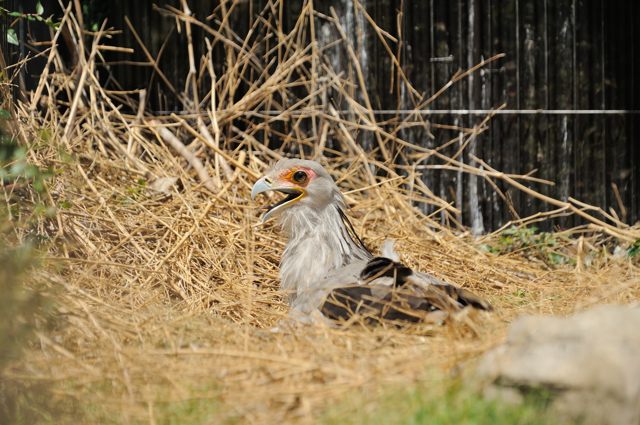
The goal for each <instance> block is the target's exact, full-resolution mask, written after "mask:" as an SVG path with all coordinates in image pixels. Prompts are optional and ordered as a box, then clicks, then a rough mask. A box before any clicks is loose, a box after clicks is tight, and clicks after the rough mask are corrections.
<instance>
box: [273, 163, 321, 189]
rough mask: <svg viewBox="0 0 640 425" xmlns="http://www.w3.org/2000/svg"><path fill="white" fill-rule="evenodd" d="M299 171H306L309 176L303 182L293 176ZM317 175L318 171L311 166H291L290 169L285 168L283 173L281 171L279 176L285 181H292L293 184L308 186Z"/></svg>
mask: <svg viewBox="0 0 640 425" xmlns="http://www.w3.org/2000/svg"><path fill="white" fill-rule="evenodd" d="M298 171H304V172H305V173H306V175H307V178H306V180H305V181H303V182H296V181H295V180H294V178H293V176H294V174H295V173H296V172H298ZM315 177H316V173H315V172H314V171H313V170H312V169H310V168H306V167H295V168H290V169H288V170H284V171H283V172H282V173H280V175H279V176H278V178H279V179H280V180H281V181H285V182H287V183H291V184H292V185H294V186H296V187H306V186H307V185H308V184H309V182H311V180H313V179H314V178H315Z"/></svg>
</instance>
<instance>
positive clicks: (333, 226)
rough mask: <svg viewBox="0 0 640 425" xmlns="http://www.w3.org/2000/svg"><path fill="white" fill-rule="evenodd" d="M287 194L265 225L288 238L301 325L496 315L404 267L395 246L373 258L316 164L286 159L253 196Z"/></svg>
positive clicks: (285, 268)
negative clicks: (273, 222) (274, 223)
mask: <svg viewBox="0 0 640 425" xmlns="http://www.w3.org/2000/svg"><path fill="white" fill-rule="evenodd" d="M269 191H275V192H281V193H283V194H284V195H285V197H284V198H283V199H282V200H280V201H279V202H277V203H275V204H273V205H270V206H268V207H266V212H265V213H264V214H263V216H262V222H265V221H267V220H268V219H270V218H272V217H277V218H278V219H279V223H280V225H281V227H282V229H283V230H284V232H285V233H286V235H287V237H288V242H287V245H286V247H285V250H284V253H283V255H282V260H281V262H280V287H281V289H282V290H283V291H285V292H286V293H287V295H288V300H289V304H290V307H291V312H290V313H291V316H292V317H293V318H294V319H296V320H299V321H303V322H315V321H324V322H330V323H335V322H336V321H337V322H343V321H349V320H351V319H353V318H364V320H365V321H366V322H367V323H372V322H373V323H375V322H383V321H384V322H386V321H391V322H395V323H401V322H420V321H428V322H432V321H441V320H442V319H444V318H445V317H447V315H449V314H451V313H454V312H457V311H460V310H461V309H463V308H465V307H471V308H475V309H480V310H491V306H490V305H489V304H488V303H487V302H486V301H484V300H482V299H481V298H479V297H477V296H476V295H474V294H473V293H471V292H469V291H467V290H465V289H463V288H459V287H456V286H453V285H450V284H448V283H445V282H443V281H441V280H438V279H437V278H435V277H433V276H430V275H428V274H425V273H420V272H415V271H413V270H411V269H410V268H409V267H407V266H405V265H404V264H402V263H400V262H399V257H398V255H397V254H396V253H395V251H394V249H393V242H390V241H387V242H385V244H384V245H383V248H382V256H374V255H373V254H372V253H371V252H370V251H369V250H368V249H367V247H366V246H365V245H364V243H363V242H362V240H361V239H360V238H359V237H358V235H357V234H356V232H355V230H354V228H353V225H352V224H351V222H350V221H349V219H348V218H347V215H346V214H345V208H346V206H345V201H344V198H343V196H342V194H341V193H340V190H339V189H338V186H337V185H336V184H335V182H334V181H333V179H332V178H331V176H330V175H329V173H328V172H327V171H326V170H325V169H324V168H323V167H322V166H321V165H320V164H319V163H317V162H315V161H309V160H302V159H282V160H280V161H278V162H277V163H276V165H275V166H274V167H273V168H272V169H271V170H270V171H269V172H268V173H267V174H266V175H265V176H264V177H262V178H261V179H259V180H258V181H257V182H256V183H255V185H254V186H253V189H252V191H251V198H252V199H255V198H256V196H258V195H259V194H261V193H264V192H269Z"/></svg>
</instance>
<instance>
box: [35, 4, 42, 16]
mask: <svg viewBox="0 0 640 425" xmlns="http://www.w3.org/2000/svg"><path fill="white" fill-rule="evenodd" d="M43 13H44V7H42V3H40V2H37V3H36V15H42V14H43Z"/></svg>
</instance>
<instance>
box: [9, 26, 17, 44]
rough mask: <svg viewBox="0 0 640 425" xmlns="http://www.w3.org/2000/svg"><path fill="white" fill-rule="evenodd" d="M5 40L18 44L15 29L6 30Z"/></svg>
mask: <svg viewBox="0 0 640 425" xmlns="http://www.w3.org/2000/svg"><path fill="white" fill-rule="evenodd" d="M7 42H8V43H10V44H13V45H15V46H19V45H20V43H19V42H18V36H17V35H16V30H14V29H13V28H9V29H8V30H7Z"/></svg>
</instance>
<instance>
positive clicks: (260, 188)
mask: <svg viewBox="0 0 640 425" xmlns="http://www.w3.org/2000/svg"><path fill="white" fill-rule="evenodd" d="M271 184H272V183H271V180H270V179H268V178H267V177H262V178H261V179H260V180H258V181H257V182H256V183H255V184H254V185H253V188H252V189H251V199H252V200H253V199H256V196H258V195H259V194H261V193H264V192H268V191H270V190H271Z"/></svg>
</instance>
